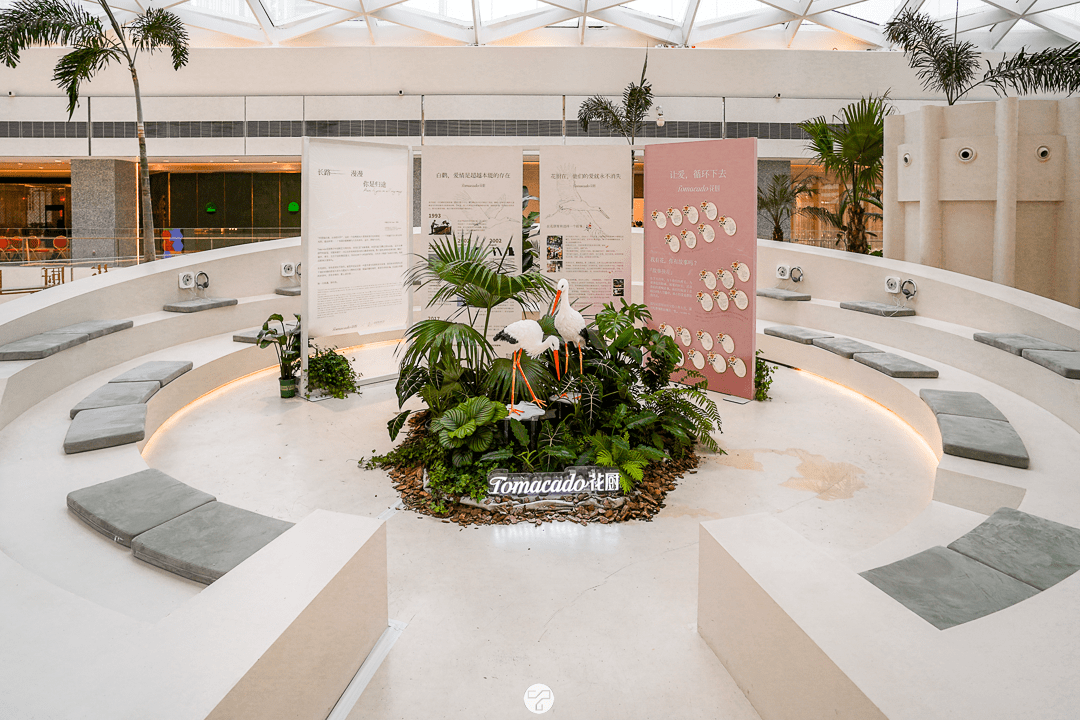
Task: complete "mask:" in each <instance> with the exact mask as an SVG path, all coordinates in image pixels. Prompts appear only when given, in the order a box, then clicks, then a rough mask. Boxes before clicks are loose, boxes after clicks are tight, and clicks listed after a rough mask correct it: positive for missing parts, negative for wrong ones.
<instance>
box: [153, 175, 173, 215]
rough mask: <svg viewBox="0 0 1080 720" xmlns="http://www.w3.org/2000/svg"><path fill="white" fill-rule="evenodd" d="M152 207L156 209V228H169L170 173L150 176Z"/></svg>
mask: <svg viewBox="0 0 1080 720" xmlns="http://www.w3.org/2000/svg"><path fill="white" fill-rule="evenodd" d="M150 206H151V207H152V208H153V209H154V227H157V228H165V227H169V173H154V174H153V175H151V176H150Z"/></svg>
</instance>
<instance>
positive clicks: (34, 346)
mask: <svg viewBox="0 0 1080 720" xmlns="http://www.w3.org/2000/svg"><path fill="white" fill-rule="evenodd" d="M89 339H90V336H89V335H86V334H82V335H79V334H75V333H56V334H49V333H45V334H42V335H32V336H31V337H28V338H23V339H22V340H15V341H14V342H9V343H7V344H6V345H0V360H41V359H42V358H47V357H49V356H50V355H55V354H56V353H58V352H60V351H61V350H67V349H68V348H70V347H75V346H76V345H81V344H83V343H84V342H86V341H88V340H89Z"/></svg>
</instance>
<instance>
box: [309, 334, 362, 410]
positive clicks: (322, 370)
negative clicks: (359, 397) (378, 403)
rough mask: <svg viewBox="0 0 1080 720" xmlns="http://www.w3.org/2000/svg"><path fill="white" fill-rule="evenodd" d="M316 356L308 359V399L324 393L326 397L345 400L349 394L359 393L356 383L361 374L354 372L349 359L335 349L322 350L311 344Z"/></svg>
mask: <svg viewBox="0 0 1080 720" xmlns="http://www.w3.org/2000/svg"><path fill="white" fill-rule="evenodd" d="M309 346H310V347H311V348H312V349H313V350H314V351H315V354H314V355H312V356H310V357H309V358H308V366H307V397H309V398H310V397H311V394H312V393H313V392H318V391H322V392H323V393H324V394H325V395H328V396H330V397H332V398H337V399H338V400H344V399H345V398H347V397H348V396H349V393H354V392H358V390H357V387H356V381H357V380H358V379H359V377H360V374H359V373H357V372H356V371H355V370H353V367H352V363H351V362H350V361H349V358H347V357H345V356H344V355H342V354H341V353H338V352H336V350H335V348H320V347H317V346H316V345H314V344H313V343H309Z"/></svg>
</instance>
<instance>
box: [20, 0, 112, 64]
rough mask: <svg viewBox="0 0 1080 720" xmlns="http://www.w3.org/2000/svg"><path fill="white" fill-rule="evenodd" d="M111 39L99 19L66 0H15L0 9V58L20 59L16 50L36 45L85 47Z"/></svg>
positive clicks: (105, 42) (102, 43)
mask: <svg viewBox="0 0 1080 720" xmlns="http://www.w3.org/2000/svg"><path fill="white" fill-rule="evenodd" d="M95 40H96V43H97V44H98V45H104V44H107V43H109V42H110V41H109V40H108V38H107V37H106V36H105V29H104V27H103V26H102V24H101V21H100V20H99V19H98V18H97V17H95V16H93V15H91V14H90V13H89V12H87V11H86V9H85V8H83V7H82V6H81V5H78V4H76V3H74V2H67V1H66V0H18V2H15V3H13V4H12V5H11V7H9V8H7V9H6V10H4V11H3V12H0V60H3V62H4V63H5V64H6V65H7V66H8V67H15V66H16V65H18V63H19V53H20V52H21V51H22V50H24V49H26V48H28V47H33V46H36V45H61V46H67V47H75V48H80V47H85V46H87V45H88V44H90V43H93V42H94V41H95Z"/></svg>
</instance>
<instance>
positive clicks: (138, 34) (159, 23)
mask: <svg viewBox="0 0 1080 720" xmlns="http://www.w3.org/2000/svg"><path fill="white" fill-rule="evenodd" d="M127 29H128V32H130V33H131V40H132V42H133V43H134V45H135V47H136V48H137V49H139V50H146V51H147V52H150V53H152V52H154V51H155V50H160V49H161V48H165V47H167V48H169V50H170V53H171V55H172V64H173V70H179V69H180V68H182V67H183V66H184V65H187V61H188V47H187V45H188V33H187V28H185V27H184V23H183V21H182V20H181V19H180V18H178V17H177V16H176V15H175V14H173V13H171V12H169V11H168V10H155V9H154V8H148V9H147V10H146V12H145V13H143V14H142V15H139V16H138V17H136V18H135V19H134V20H132V21H131V22H130V23H128V25H127Z"/></svg>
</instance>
